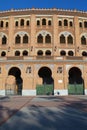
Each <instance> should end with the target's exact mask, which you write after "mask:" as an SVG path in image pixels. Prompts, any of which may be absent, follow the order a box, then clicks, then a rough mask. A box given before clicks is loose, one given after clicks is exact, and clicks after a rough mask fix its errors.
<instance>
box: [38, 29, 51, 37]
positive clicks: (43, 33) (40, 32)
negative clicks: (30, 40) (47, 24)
mask: <svg viewBox="0 0 87 130" xmlns="http://www.w3.org/2000/svg"><path fill="white" fill-rule="evenodd" d="M39 34H42V36H46V35H47V34H49V35H50V36H51V37H52V34H51V33H50V32H48V31H46V30H42V31H39V32H38V33H37V34H36V37H37V36H38V35H39Z"/></svg>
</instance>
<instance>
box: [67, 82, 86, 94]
mask: <svg viewBox="0 0 87 130" xmlns="http://www.w3.org/2000/svg"><path fill="white" fill-rule="evenodd" d="M68 94H69V95H83V94H84V86H83V84H68Z"/></svg>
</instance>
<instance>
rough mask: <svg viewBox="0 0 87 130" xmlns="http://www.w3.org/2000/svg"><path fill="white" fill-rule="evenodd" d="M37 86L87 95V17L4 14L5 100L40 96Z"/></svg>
mask: <svg viewBox="0 0 87 130" xmlns="http://www.w3.org/2000/svg"><path fill="white" fill-rule="evenodd" d="M37 85H45V87H46V86H47V85H53V86H54V94H60V95H68V94H87V12H83V11H77V10H62V9H56V8H53V9H34V8H32V9H23V10H13V9H11V10H8V11H2V12H0V95H5V94H7V95H8V94H13V95H14V94H19V95H36V86H37ZM73 89H74V90H73ZM77 89H78V90H77Z"/></svg>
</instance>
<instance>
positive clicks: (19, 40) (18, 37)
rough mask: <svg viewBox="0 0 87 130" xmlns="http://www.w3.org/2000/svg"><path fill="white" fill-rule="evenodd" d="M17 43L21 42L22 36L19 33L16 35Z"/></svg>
mask: <svg viewBox="0 0 87 130" xmlns="http://www.w3.org/2000/svg"><path fill="white" fill-rule="evenodd" d="M15 43H16V44H19V43H21V37H20V36H19V35H17V36H16V37H15Z"/></svg>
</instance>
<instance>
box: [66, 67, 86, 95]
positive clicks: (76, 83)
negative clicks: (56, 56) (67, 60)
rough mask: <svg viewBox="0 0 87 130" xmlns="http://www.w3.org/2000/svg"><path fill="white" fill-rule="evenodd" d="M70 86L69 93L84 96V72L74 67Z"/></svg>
mask: <svg viewBox="0 0 87 130" xmlns="http://www.w3.org/2000/svg"><path fill="white" fill-rule="evenodd" d="M68 74H69V77H68V80H69V84H68V93H69V94H74V95H79V94H82V95H83V94H84V81H83V78H82V72H81V70H80V69H79V68H77V67H72V68H71V69H70V70H69V72H68Z"/></svg>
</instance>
